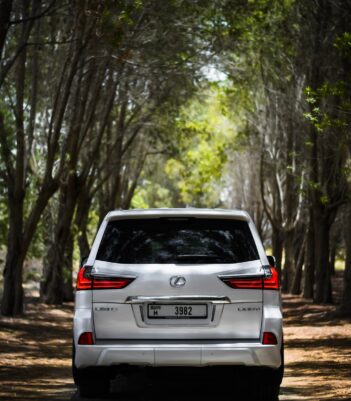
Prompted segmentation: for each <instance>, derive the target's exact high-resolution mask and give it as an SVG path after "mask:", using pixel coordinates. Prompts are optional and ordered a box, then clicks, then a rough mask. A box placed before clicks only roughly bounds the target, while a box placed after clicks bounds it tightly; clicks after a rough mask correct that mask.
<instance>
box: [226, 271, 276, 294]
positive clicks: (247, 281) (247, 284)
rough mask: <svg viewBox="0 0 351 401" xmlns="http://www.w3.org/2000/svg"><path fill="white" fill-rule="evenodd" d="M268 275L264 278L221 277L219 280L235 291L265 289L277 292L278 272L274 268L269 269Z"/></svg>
mask: <svg viewBox="0 0 351 401" xmlns="http://www.w3.org/2000/svg"><path fill="white" fill-rule="evenodd" d="M267 270H268V274H267V275H266V276H265V277H262V278H257V277H251V278H247V277H246V278H239V277H222V278H221V280H222V281H223V282H224V283H226V284H227V285H229V287H231V288H237V289H247V290H249V289H255V290H259V289H265V290H278V289H279V277H278V272H277V270H276V269H275V268H274V267H269V269H267Z"/></svg>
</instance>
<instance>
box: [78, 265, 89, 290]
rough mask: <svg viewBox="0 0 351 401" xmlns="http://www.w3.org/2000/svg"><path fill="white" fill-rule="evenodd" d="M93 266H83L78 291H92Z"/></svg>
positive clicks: (79, 276)
mask: <svg viewBox="0 0 351 401" xmlns="http://www.w3.org/2000/svg"><path fill="white" fill-rule="evenodd" d="M90 272H91V266H83V267H82V268H81V269H80V270H79V272H78V276H77V285H76V289H77V290H91V288H92V277H91V275H90Z"/></svg>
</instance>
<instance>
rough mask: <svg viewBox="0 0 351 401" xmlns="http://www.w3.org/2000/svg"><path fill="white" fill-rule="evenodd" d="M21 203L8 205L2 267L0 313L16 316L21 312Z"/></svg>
mask: <svg viewBox="0 0 351 401" xmlns="http://www.w3.org/2000/svg"><path fill="white" fill-rule="evenodd" d="M22 211H23V203H22V202H20V203H18V204H16V205H14V204H12V205H11V207H10V223H9V233H8V238H7V255H6V263H5V269H4V273H3V274H4V293H3V297H2V302H1V313H2V315H4V316H16V315H21V314H22V313H23V288H22V268H23V262H24V256H25V250H24V249H23V243H22Z"/></svg>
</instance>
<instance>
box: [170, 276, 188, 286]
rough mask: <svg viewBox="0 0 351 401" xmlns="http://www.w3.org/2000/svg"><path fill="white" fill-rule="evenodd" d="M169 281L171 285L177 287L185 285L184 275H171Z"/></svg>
mask: <svg viewBox="0 0 351 401" xmlns="http://www.w3.org/2000/svg"><path fill="white" fill-rule="evenodd" d="M169 282H170V284H171V286H172V287H176V288H179V287H184V286H185V283H186V280H185V278H184V277H181V276H173V277H171V279H170V281H169Z"/></svg>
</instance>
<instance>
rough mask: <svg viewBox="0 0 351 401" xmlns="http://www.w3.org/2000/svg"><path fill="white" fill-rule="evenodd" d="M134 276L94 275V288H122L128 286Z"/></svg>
mask: <svg viewBox="0 0 351 401" xmlns="http://www.w3.org/2000/svg"><path fill="white" fill-rule="evenodd" d="M133 280H134V278H129V277H128V278H126V277H106V278H105V277H94V279H93V289H94V290H107V289H114V288H115V289H121V288H125V287H127V285H129V284H130V283H131V282H132V281H133Z"/></svg>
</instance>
